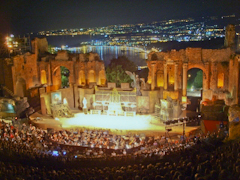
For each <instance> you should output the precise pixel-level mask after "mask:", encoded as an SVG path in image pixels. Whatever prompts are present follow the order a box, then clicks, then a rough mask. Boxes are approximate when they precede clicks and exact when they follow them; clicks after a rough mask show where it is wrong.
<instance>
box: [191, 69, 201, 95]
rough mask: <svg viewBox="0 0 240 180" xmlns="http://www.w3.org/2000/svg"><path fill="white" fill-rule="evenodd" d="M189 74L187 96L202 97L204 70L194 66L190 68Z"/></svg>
mask: <svg viewBox="0 0 240 180" xmlns="http://www.w3.org/2000/svg"><path fill="white" fill-rule="evenodd" d="M187 76H188V77H187V96H193V97H201V90H202V88H203V71H202V70H201V69H199V68H192V69H189V70H188V73H187Z"/></svg>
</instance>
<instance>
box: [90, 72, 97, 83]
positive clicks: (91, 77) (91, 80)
mask: <svg viewBox="0 0 240 180" xmlns="http://www.w3.org/2000/svg"><path fill="white" fill-rule="evenodd" d="M93 82H96V73H95V71H94V70H90V71H88V83H93Z"/></svg>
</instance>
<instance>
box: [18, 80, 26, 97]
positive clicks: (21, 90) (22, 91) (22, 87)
mask: <svg viewBox="0 0 240 180" xmlns="http://www.w3.org/2000/svg"><path fill="white" fill-rule="evenodd" d="M15 94H16V95H17V96H19V97H25V96H26V81H25V80H24V79H23V78H18V80H17V82H16V93H15Z"/></svg>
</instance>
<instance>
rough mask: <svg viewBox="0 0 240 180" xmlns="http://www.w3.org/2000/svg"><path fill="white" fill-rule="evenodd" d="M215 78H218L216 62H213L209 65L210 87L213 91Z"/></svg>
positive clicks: (215, 85) (215, 86)
mask: <svg viewBox="0 0 240 180" xmlns="http://www.w3.org/2000/svg"><path fill="white" fill-rule="evenodd" d="M217 78H218V74H217V63H216V62H214V63H212V65H211V81H210V88H211V90H213V91H214V90H216V89H217Z"/></svg>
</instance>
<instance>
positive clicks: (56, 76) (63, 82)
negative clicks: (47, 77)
mask: <svg viewBox="0 0 240 180" xmlns="http://www.w3.org/2000/svg"><path fill="white" fill-rule="evenodd" d="M69 76H70V71H69V70H68V68H66V67H65V66H57V67H56V68H55V69H54V71H53V76H52V78H53V85H54V86H55V89H56V90H57V89H60V88H68V87H69Z"/></svg>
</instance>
